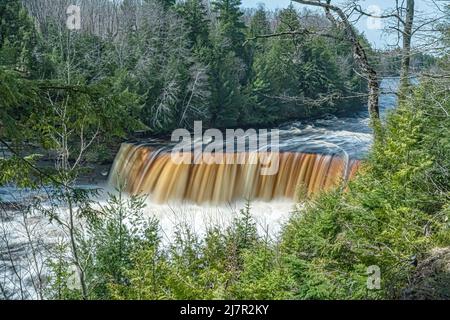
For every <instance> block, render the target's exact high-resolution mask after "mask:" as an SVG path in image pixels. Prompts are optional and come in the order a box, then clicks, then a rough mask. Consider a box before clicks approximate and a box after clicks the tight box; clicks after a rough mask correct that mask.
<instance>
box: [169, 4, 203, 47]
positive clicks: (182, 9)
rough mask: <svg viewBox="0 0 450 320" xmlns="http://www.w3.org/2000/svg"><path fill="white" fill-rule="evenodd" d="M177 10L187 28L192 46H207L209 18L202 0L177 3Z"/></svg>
mask: <svg viewBox="0 0 450 320" xmlns="http://www.w3.org/2000/svg"><path fill="white" fill-rule="evenodd" d="M177 12H178V13H179V14H180V15H181V17H182V18H183V19H184V22H185V24H186V26H187V27H188V28H189V40H190V41H191V45H192V47H205V46H206V47H208V46H210V40H209V19H208V17H207V11H206V7H205V5H204V3H203V1H202V0H186V1H184V2H180V3H179V4H178V5H177Z"/></svg>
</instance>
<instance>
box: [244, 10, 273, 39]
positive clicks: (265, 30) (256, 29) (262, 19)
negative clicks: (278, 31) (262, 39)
mask: <svg viewBox="0 0 450 320" xmlns="http://www.w3.org/2000/svg"><path fill="white" fill-rule="evenodd" d="M269 33H270V23H269V20H268V18H267V13H266V9H265V8H264V6H263V5H259V6H258V9H257V10H256V11H255V14H254V15H253V17H252V20H251V21H250V27H249V35H250V36H251V37H256V36H260V35H263V34H269Z"/></svg>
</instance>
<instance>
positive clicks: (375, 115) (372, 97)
mask: <svg viewBox="0 0 450 320" xmlns="http://www.w3.org/2000/svg"><path fill="white" fill-rule="evenodd" d="M294 1H295V2H298V3H301V4H305V5H309V6H314V7H320V8H323V9H324V10H325V14H326V16H327V18H328V19H329V20H330V22H331V23H332V24H333V25H334V26H335V27H336V28H338V29H341V30H342V31H343V33H344V36H345V39H346V40H347V41H348V42H349V43H350V44H351V46H352V48H353V55H354V58H355V61H356V62H357V63H358V65H359V67H360V69H361V71H362V72H363V74H364V76H365V77H366V78H367V82H368V91H369V93H368V100H367V107H368V110H369V115H370V118H371V121H372V124H373V125H376V126H377V125H378V123H379V119H380V111H379V91H380V85H379V79H378V75H377V72H376V70H375V69H374V67H373V66H372V65H371V64H370V62H369V59H368V56H367V53H366V50H365V49H364V47H363V46H362V44H361V42H360V40H359V38H358V35H357V33H356V31H355V29H354V26H353V25H352V24H351V23H350V21H349V16H348V15H347V14H346V13H345V12H344V11H343V10H342V9H341V8H340V7H338V6H336V5H332V4H331V0H327V1H326V2H321V1H314V0H294ZM333 13H334V14H336V17H335V16H334V15H333Z"/></svg>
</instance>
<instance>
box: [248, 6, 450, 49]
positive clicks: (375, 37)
mask: <svg viewBox="0 0 450 320" xmlns="http://www.w3.org/2000/svg"><path fill="white" fill-rule="evenodd" d="M439 1H440V2H441V3H442V2H447V3H450V1H447V0H439ZM337 2H339V1H337ZM341 2H345V1H344V0H341ZM259 3H263V4H264V5H265V7H266V8H267V9H277V8H286V7H287V6H288V5H289V4H290V3H291V1H290V0H242V6H243V7H256V6H257V5H258V4H259ZM360 3H361V6H362V7H363V9H365V10H367V9H368V8H370V7H373V6H377V7H378V8H380V10H382V11H384V10H386V9H389V8H392V5H393V3H394V1H393V0H361V1H360ZM294 5H295V6H296V7H298V8H302V7H303V6H302V5H299V4H296V3H294ZM416 8H417V9H418V10H419V11H420V12H421V14H424V15H427V16H430V17H433V16H434V17H435V16H437V15H438V14H439V11H438V10H436V8H435V6H434V5H433V4H432V1H431V0H416ZM377 25H379V23H376V21H375V23H374V20H372V21H370V20H368V19H367V18H365V17H364V18H362V19H361V20H360V22H359V23H358V24H357V27H358V29H359V30H361V31H362V32H364V33H365V35H366V37H367V39H368V40H369V41H370V42H371V43H372V44H373V45H374V46H375V47H377V48H385V47H386V46H387V45H388V44H389V43H391V44H393V43H394V39H393V37H392V36H388V35H386V34H385V33H384V32H383V31H382V30H376V29H374V27H375V28H376V27H377Z"/></svg>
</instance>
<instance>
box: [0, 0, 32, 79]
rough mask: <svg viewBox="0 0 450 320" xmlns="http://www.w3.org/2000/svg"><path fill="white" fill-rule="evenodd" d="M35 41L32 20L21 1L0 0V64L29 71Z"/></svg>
mask: <svg viewBox="0 0 450 320" xmlns="http://www.w3.org/2000/svg"><path fill="white" fill-rule="evenodd" d="M36 43H37V39H36V31H35V29H34V25H33V21H32V19H31V18H30V17H29V16H28V13H27V11H26V9H25V8H24V7H23V5H22V3H21V1H19V0H11V1H4V0H2V1H0V65H9V66H12V67H14V68H15V69H16V70H19V71H21V72H25V73H28V72H30V69H32V65H33V64H34V63H35V61H34V57H33V55H32V51H33V49H34V47H35V46H36Z"/></svg>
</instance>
